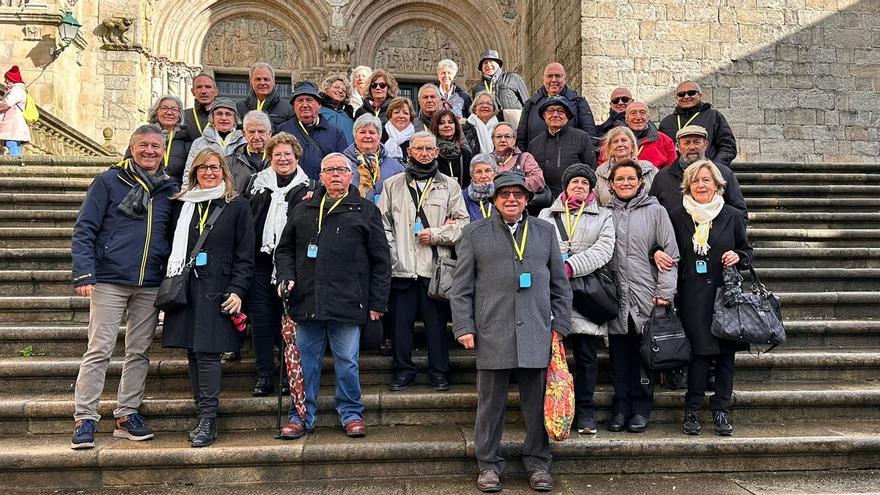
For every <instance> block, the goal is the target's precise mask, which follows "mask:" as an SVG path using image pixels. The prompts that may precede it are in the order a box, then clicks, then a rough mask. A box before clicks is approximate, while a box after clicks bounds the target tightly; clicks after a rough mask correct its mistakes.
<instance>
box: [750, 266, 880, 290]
mask: <svg viewBox="0 0 880 495" xmlns="http://www.w3.org/2000/svg"><path fill="white" fill-rule="evenodd" d="M757 272H758V276H759V277H760V278H761V281H762V282H763V283H764V284H765V285H766V286H767V287H768V288H769V289H771V290H775V291H786V292H796V291H806V292H809V291H871V290H877V289H878V288H880V268H764V267H763V265H762V268H761V269H760V270H757ZM746 280H748V276H747V277H746Z"/></svg>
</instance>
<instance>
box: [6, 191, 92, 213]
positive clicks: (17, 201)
mask: <svg viewBox="0 0 880 495" xmlns="http://www.w3.org/2000/svg"><path fill="white" fill-rule="evenodd" d="M85 197H86V193H85V192H74V193H70V192H68V193H51V192H49V193H26V192H23V193H6V192H3V193H0V207H2V208H3V209H4V210H34V209H43V210H50V209H51V210H56V209H64V210H77V211H79V208H80V206H81V205H82V202H83V200H84V199H85Z"/></svg>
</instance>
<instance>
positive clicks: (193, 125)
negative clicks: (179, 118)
mask: <svg viewBox="0 0 880 495" xmlns="http://www.w3.org/2000/svg"><path fill="white" fill-rule="evenodd" d="M191 91H192V95H193V98H195V100H196V101H195V103H193V106H192V108H187V109H186V110H184V112H183V124H184V128H185V130H186V141H187V142H188V143H192V142H193V141H195V140H196V139H198V138H200V137H202V133H203V132H205V128H207V127H208V114H209V112H210V111H211V106H212V105H213V104H214V99H216V98H217V95H219V94H220V91H219V90H218V89H217V82H216V81H214V72H213V71H212V70H210V69H205V70H203V71H202V72H201V73H200V74H199V75H197V76H196V78H195V79H193V82H192V89H191Z"/></svg>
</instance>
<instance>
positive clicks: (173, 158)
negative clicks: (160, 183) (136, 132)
mask: <svg viewBox="0 0 880 495" xmlns="http://www.w3.org/2000/svg"><path fill="white" fill-rule="evenodd" d="M169 142H170V143H169ZM169 145H170V146H171V150H170V151H168V161H167V162H164V165H165V173H167V174H168V175H170V176H171V177H174V178H175V179H176V180H177V182H178V183H180V182H182V179H183V169H184V168H186V159H187V158H188V157H189V151H190V149H191V148H192V142H190V141H189V134H188V133H187V130H186V129H184V128H182V127H181V128H180V129H177V130H176V131H173V132H171V133H169V134H168V137H167V138H166V146H169ZM126 156H128V153H126Z"/></svg>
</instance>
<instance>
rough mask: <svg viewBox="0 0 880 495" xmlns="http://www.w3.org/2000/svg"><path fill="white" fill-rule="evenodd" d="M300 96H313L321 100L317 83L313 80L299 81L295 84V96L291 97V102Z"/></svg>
mask: <svg viewBox="0 0 880 495" xmlns="http://www.w3.org/2000/svg"><path fill="white" fill-rule="evenodd" d="M300 96H311V97H312V98H314V99H316V100H318V101H321V96H320V95H319V94H318V87H317V86H315V83H313V82H312V81H299V82H297V83H296V84H294V85H293V96H292V97H290V103H293V102H295V101H296V99H297V98H299V97H300Z"/></svg>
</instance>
